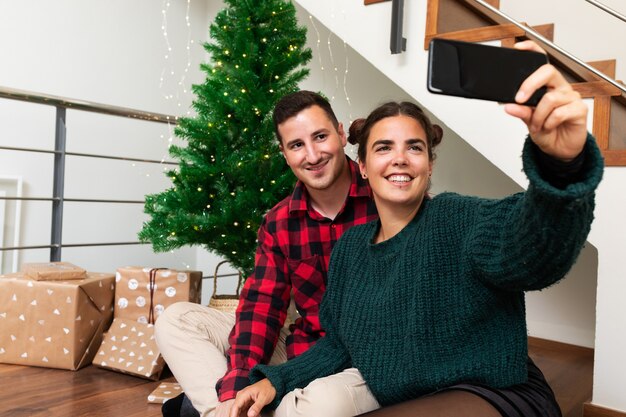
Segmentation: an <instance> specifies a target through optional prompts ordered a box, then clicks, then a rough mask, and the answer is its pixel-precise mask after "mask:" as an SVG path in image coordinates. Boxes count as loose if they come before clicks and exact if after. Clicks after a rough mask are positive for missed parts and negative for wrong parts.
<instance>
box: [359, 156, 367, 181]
mask: <svg viewBox="0 0 626 417" xmlns="http://www.w3.org/2000/svg"><path fill="white" fill-rule="evenodd" d="M359 171H361V177H363V179H366V178H367V169H365V164H364V163H363V161H360V160H359Z"/></svg>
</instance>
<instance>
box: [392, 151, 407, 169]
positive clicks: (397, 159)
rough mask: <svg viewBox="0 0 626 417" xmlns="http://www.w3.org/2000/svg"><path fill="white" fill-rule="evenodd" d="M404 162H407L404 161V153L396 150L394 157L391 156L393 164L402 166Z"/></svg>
mask: <svg viewBox="0 0 626 417" xmlns="http://www.w3.org/2000/svg"><path fill="white" fill-rule="evenodd" d="M406 164H407V161H406V157H405V156H404V153H402V152H398V153H397V154H396V155H394V158H393V165H394V166H403V165H406Z"/></svg>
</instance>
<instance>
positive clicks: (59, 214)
mask: <svg viewBox="0 0 626 417" xmlns="http://www.w3.org/2000/svg"><path fill="white" fill-rule="evenodd" d="M66 134H67V127H66V125H65V107H60V106H57V113H56V133H55V138H54V151H55V154H54V179H53V189H52V198H53V200H52V229H51V230H52V232H51V237H50V245H52V247H51V248H50V262H58V261H60V260H61V244H62V232H63V189H64V185H65V142H66Z"/></svg>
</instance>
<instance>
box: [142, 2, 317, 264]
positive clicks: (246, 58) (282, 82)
mask: <svg viewBox="0 0 626 417" xmlns="http://www.w3.org/2000/svg"><path fill="white" fill-rule="evenodd" d="M225 4H226V7H225V8H224V9H223V10H222V11H220V12H219V13H218V15H217V16H216V18H215V21H214V22H213V23H212V24H211V27H210V35H211V36H210V38H211V40H210V41H209V42H207V43H205V44H204V48H205V50H206V51H207V52H209V53H210V56H211V58H210V63H207V64H203V65H201V69H202V71H204V72H205V73H206V75H207V76H206V80H205V82H204V83H203V84H201V85H194V86H193V91H194V93H195V95H196V99H195V100H194V102H193V107H194V109H195V110H196V114H197V115H196V116H195V117H188V118H181V119H179V121H178V125H177V127H176V129H175V134H176V136H177V137H180V138H182V139H183V140H185V141H186V146H172V147H170V155H171V156H172V157H174V158H175V159H177V160H178V161H179V165H178V168H177V169H175V170H171V171H169V172H167V175H168V176H169V177H170V178H171V180H172V187H171V188H169V189H167V190H165V191H163V192H162V193H159V194H151V195H147V196H146V203H145V208H144V211H145V212H146V213H147V214H149V215H150V217H151V219H150V220H149V221H147V222H145V223H144V225H143V228H142V230H141V231H140V233H139V238H140V240H142V241H144V242H151V243H152V247H153V249H154V250H155V251H159V252H160V251H167V250H171V249H175V248H180V247H182V246H185V245H202V246H203V247H205V248H206V249H208V250H210V251H213V252H214V253H216V254H218V255H220V256H222V257H223V258H224V259H226V260H227V261H229V262H230V263H231V265H233V266H234V267H235V268H237V269H238V270H239V271H241V272H242V273H243V274H244V275H245V276H247V275H249V274H250V273H251V272H252V270H253V267H254V254H255V249H256V237H257V236H256V233H257V229H258V227H259V225H260V223H261V221H262V218H263V215H264V214H265V213H266V212H267V211H268V210H269V209H270V208H271V207H273V206H274V205H275V204H276V203H277V202H279V201H280V200H281V199H283V198H284V197H285V196H287V195H288V193H290V191H291V189H292V187H293V184H294V177H293V174H292V173H291V171H290V169H289V167H288V166H287V165H286V164H285V161H284V159H283V157H282V156H281V155H280V153H279V151H278V146H277V145H278V143H277V140H276V138H275V136H274V128H273V124H272V110H273V108H274V105H275V104H276V102H277V101H278V100H279V99H280V98H281V97H282V96H283V95H285V94H288V93H291V92H294V91H296V90H297V89H298V83H299V82H300V81H301V80H302V79H303V78H304V77H306V76H307V75H308V70H307V69H306V68H305V67H304V66H305V65H306V63H307V62H308V61H309V60H310V59H311V50H310V49H308V48H306V47H305V42H306V28H304V27H302V26H298V22H297V20H296V13H295V8H294V6H293V4H292V3H291V2H289V1H285V0H225Z"/></svg>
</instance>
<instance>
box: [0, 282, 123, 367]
mask: <svg viewBox="0 0 626 417" xmlns="http://www.w3.org/2000/svg"><path fill="white" fill-rule="evenodd" d="M114 280H115V277H114V275H113V274H99V273H88V274H87V278H85V279H82V280H72V281H34V280H31V279H29V278H26V277H25V276H24V275H22V274H9V275H0V362H4V363H12V364H17V365H32V366H44V367H48V368H61V369H71V370H76V369H79V368H81V367H83V366H85V365H88V364H89V363H91V361H92V359H93V357H94V355H95V354H96V351H97V349H98V346H100V342H101V341H102V334H103V333H104V331H105V330H106V329H107V327H108V325H109V324H110V323H111V319H112V316H113V294H114V289H115V283H114Z"/></svg>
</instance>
